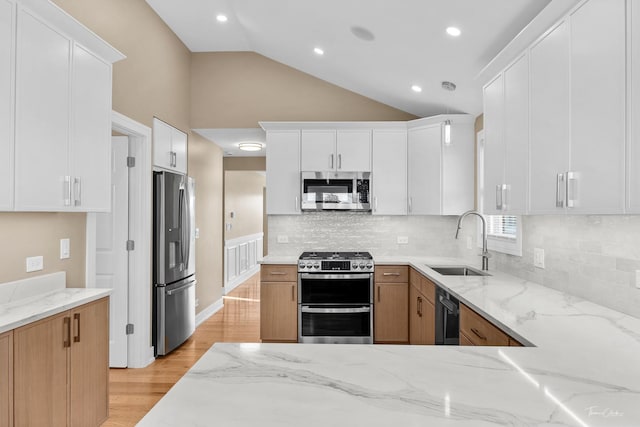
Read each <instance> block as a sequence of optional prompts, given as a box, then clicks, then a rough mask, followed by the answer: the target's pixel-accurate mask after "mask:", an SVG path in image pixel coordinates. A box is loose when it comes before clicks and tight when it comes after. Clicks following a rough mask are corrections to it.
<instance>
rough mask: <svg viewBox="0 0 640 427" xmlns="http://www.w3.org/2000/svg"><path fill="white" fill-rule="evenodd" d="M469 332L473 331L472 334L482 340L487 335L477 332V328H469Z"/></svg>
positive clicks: (484, 339) (485, 338)
mask: <svg viewBox="0 0 640 427" xmlns="http://www.w3.org/2000/svg"><path fill="white" fill-rule="evenodd" d="M471 332H473V334H474V335H475V336H477V337H478V338H480V339H481V340H483V341H486V340H487V337H485V336H483V335H482V334H481V333H480V332H478V330H477V329H476V328H471Z"/></svg>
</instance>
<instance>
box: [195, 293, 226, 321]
mask: <svg viewBox="0 0 640 427" xmlns="http://www.w3.org/2000/svg"><path fill="white" fill-rule="evenodd" d="M222 307H224V301H223V300H222V298H220V299H219V300H218V301H216V302H214V303H213V304H211V305H210V306H209V307H207V308H205V309H204V310H202V311H201V312H200V313H198V314H196V328H197V327H198V326H200V324H202V322H204V321H205V320H207V319H208V318H210V317H211V316H213V315H214V314H216V313H217V312H218V311H220V310H221V309H222Z"/></svg>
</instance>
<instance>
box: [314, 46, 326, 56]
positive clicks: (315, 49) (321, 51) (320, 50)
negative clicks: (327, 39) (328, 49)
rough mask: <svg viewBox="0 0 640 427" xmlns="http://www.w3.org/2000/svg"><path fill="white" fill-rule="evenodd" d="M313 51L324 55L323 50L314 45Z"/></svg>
mask: <svg viewBox="0 0 640 427" xmlns="http://www.w3.org/2000/svg"><path fill="white" fill-rule="evenodd" d="M313 51H314V52H315V53H316V55H320V56H322V55H324V50H322V49H320V48H319V47H314V48H313Z"/></svg>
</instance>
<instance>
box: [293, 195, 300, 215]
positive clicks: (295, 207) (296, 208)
mask: <svg viewBox="0 0 640 427" xmlns="http://www.w3.org/2000/svg"><path fill="white" fill-rule="evenodd" d="M295 203H296V205H295V206H294V210H295V211H296V212H298V209H300V206H298V196H296V201H295Z"/></svg>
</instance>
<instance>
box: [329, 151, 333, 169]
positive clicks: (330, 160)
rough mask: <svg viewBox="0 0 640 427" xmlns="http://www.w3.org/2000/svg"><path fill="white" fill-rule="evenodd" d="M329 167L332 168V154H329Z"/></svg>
mask: <svg viewBox="0 0 640 427" xmlns="http://www.w3.org/2000/svg"><path fill="white" fill-rule="evenodd" d="M329 169H333V154H331V155H330V156H329Z"/></svg>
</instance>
